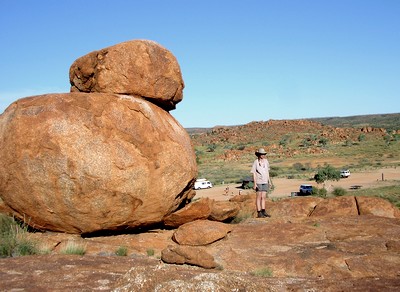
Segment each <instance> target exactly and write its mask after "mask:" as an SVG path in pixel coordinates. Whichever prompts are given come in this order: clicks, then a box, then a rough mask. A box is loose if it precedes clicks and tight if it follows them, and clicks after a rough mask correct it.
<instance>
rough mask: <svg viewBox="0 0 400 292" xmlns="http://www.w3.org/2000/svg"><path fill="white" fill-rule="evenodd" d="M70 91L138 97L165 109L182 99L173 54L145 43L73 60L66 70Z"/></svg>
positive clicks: (107, 50) (180, 82)
mask: <svg viewBox="0 0 400 292" xmlns="http://www.w3.org/2000/svg"><path fill="white" fill-rule="evenodd" d="M69 78H70V82H71V92H75V91H80V92H103V93H118V94H124V95H132V96H137V97H142V98H145V99H148V100H150V101H151V102H153V103H155V104H157V105H159V106H160V107H162V108H164V109H165V110H172V109H175V106H176V104H177V103H179V102H180V101H181V100H182V98H183V88H184V83H183V79H182V73H181V70H180V67H179V64H178V62H177V60H176V58H175V57H174V55H173V54H172V53H171V52H170V51H168V50H167V49H165V48H164V47H162V46H161V45H159V44H157V43H155V42H153V41H149V40H134V41H129V42H124V43H120V44H117V45H114V46H111V47H108V48H104V49H102V50H99V51H94V52H91V53H89V54H87V55H85V56H83V57H80V58H79V59H77V60H76V61H75V62H74V63H73V64H72V66H71V68H70V71H69Z"/></svg>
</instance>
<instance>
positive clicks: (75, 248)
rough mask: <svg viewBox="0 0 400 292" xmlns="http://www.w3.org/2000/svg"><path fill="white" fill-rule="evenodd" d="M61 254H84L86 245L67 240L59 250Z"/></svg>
mask: <svg viewBox="0 0 400 292" xmlns="http://www.w3.org/2000/svg"><path fill="white" fill-rule="evenodd" d="M60 253H62V254H75V255H84V254H85V253H86V245H83V244H78V243H77V242H74V241H72V240H70V241H68V242H67V244H66V245H65V247H64V248H63V249H62V250H61V251H60Z"/></svg>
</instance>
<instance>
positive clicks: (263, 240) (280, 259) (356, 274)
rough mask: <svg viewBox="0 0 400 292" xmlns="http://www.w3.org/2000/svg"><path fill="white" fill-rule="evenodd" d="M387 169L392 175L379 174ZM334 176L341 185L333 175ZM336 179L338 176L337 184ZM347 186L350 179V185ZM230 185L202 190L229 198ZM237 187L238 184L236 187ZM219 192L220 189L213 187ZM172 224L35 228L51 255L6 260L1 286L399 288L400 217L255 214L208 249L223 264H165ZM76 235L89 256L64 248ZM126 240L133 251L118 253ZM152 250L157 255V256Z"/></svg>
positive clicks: (375, 177) (370, 176)
mask: <svg viewBox="0 0 400 292" xmlns="http://www.w3.org/2000/svg"><path fill="white" fill-rule="evenodd" d="M382 172H383V173H384V177H385V180H387V181H381V174H382ZM398 179H399V172H398V170H394V169H393V170H389V169H388V170H379V171H376V172H373V173H372V172H371V173H363V174H356V173H354V174H352V176H351V177H350V178H348V179H345V180H344V179H343V180H340V181H339V182H337V183H338V184H339V183H342V184H343V185H341V186H342V187H344V188H346V189H347V188H349V187H350V186H351V185H362V187H365V188H366V187H374V186H377V185H382V184H387V183H389V181H390V180H398ZM301 183H304V182H302V181H295V180H285V181H284V180H282V181H280V180H277V179H275V180H274V184H275V187H276V188H275V191H274V193H273V194H272V195H271V197H274V196H276V197H279V196H281V197H285V196H289V194H290V192H293V191H296V190H297V189H298V185H299V184H301ZM335 183H336V182H335ZM333 184H334V183H333ZM344 184H346V185H344ZM225 188H226V186H219V187H216V188H213V189H210V190H202V191H199V192H198V195H197V196H198V197H202V196H209V197H211V198H214V199H217V200H218V199H221V200H226V199H227V198H229V197H231V196H232V194H231V193H228V195H225V191H224V190H225ZM231 189H232V190H234V191H235V192H238V189H236V188H235V186H230V192H231ZM211 191H212V192H215V193H214V195H213V194H212V193H210V194H209V195H206V194H207V192H211ZM173 232H174V230H166V229H154V230H148V231H146V232H141V233H130V234H119V235H117V234H114V235H109V236H96V237H87V238H82V237H80V236H78V235H68V234H60V233H51V232H45V233H33V234H30V236H31V238H32V239H36V240H37V241H38V242H40V243H41V244H42V245H43V246H45V247H46V248H48V249H49V250H51V253H50V254H48V255H38V256H25V257H15V258H3V259H0V290H1V291H97V290H99V291H399V289H400V236H399V235H400V219H396V218H384V217H377V216H335V217H301V218H300V217H297V218H294V217H287V216H286V217H283V216H282V217H281V216H275V217H272V218H269V219H257V218H248V219H247V220H246V221H244V222H242V223H240V224H236V225H234V228H233V230H232V232H230V233H229V234H228V235H227V236H226V237H225V238H224V239H222V240H219V241H217V242H214V243H212V244H209V245H207V246H204V247H201V248H203V249H204V250H206V251H207V252H208V253H209V254H211V255H212V256H213V257H214V259H215V261H216V262H217V263H218V268H216V269H212V270H208V269H203V268H199V267H195V266H189V265H171V264H165V263H163V262H162V261H161V260H160V256H161V251H162V250H163V249H164V248H166V247H167V246H168V245H174V244H176V243H174V242H173V241H172V239H171V238H172V234H173ZM69 241H74V242H77V243H80V244H83V245H85V247H86V254H85V255H84V256H78V255H63V254H60V250H61V248H62V246H63V245H65V244H66V243H67V242H69ZM121 246H125V247H127V249H128V256H116V255H115V251H116V250H117V249H118V248H119V247H121ZM149 251H152V252H154V255H151V253H150V252H149Z"/></svg>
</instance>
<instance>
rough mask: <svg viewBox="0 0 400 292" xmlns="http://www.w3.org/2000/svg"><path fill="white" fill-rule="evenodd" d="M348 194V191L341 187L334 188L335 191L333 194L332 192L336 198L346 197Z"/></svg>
mask: <svg viewBox="0 0 400 292" xmlns="http://www.w3.org/2000/svg"><path fill="white" fill-rule="evenodd" d="M346 193H347V191H346V190H345V189H344V188H341V187H336V188H334V189H333V192H332V194H333V195H334V196H335V197H340V196H344V195H345V194H346Z"/></svg>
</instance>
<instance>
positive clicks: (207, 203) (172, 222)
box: [164, 198, 213, 228]
mask: <svg viewBox="0 0 400 292" xmlns="http://www.w3.org/2000/svg"><path fill="white" fill-rule="evenodd" d="M212 201H213V200H210V199H208V198H205V199H200V200H199V201H194V202H192V203H190V204H188V205H186V206H185V207H184V208H182V209H179V210H178V211H176V212H174V213H172V214H170V215H168V216H166V217H165V218H164V225H165V226H168V227H172V228H177V227H179V226H181V225H183V224H185V223H189V222H192V221H195V220H200V219H207V218H208V217H209V216H210V213H211V205H212Z"/></svg>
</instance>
